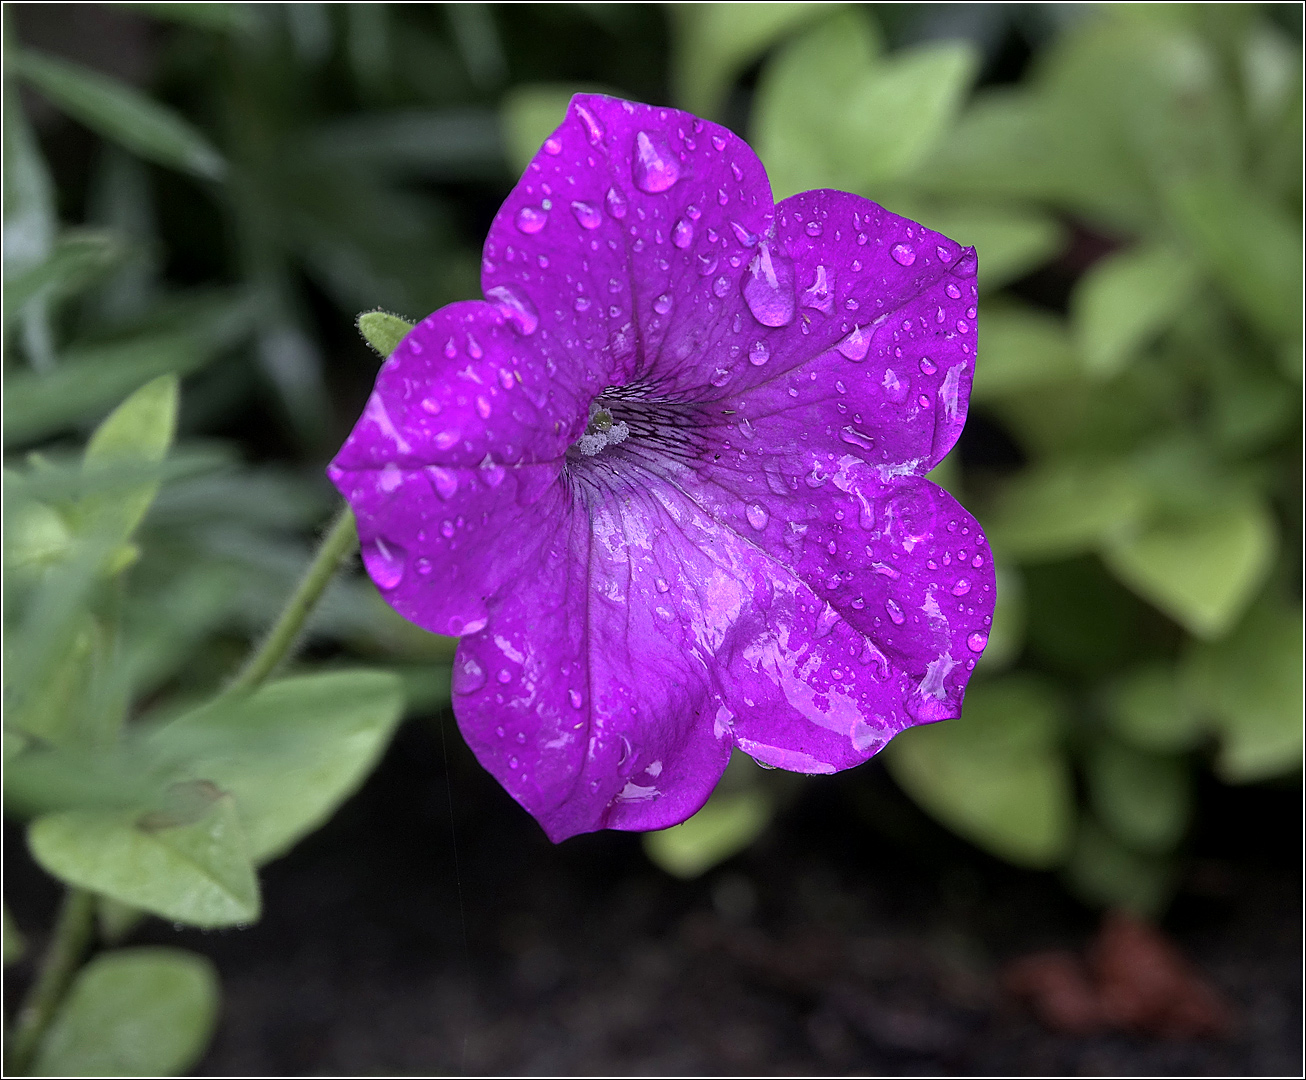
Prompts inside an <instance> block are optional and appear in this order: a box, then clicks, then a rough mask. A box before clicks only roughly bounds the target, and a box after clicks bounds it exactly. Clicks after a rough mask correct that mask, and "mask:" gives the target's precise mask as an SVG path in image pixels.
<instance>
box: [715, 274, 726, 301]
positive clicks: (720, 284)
mask: <svg viewBox="0 0 1306 1080" xmlns="http://www.w3.org/2000/svg"><path fill="white" fill-rule="evenodd" d="M729 291H730V279H729V278H728V277H726V276H725V274H720V275H718V277H717V279H716V280H715V281H714V282H712V294H713V295H714V296H716V297H718V298H722V297H724V296H725V295H726V293H728V292H729Z"/></svg>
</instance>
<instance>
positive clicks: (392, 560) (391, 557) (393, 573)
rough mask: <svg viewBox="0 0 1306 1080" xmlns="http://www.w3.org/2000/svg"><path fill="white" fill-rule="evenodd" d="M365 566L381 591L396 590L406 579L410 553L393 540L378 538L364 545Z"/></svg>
mask: <svg viewBox="0 0 1306 1080" xmlns="http://www.w3.org/2000/svg"><path fill="white" fill-rule="evenodd" d="M361 550H362V553H363V565H364V566H365V567H367V573H368V576H370V577H371V579H372V580H373V581H374V582H376V586H377V588H379V589H394V588H397V587H398V585H399V583H400V582H401V581H403V579H404V570H405V568H406V567H407V565H408V552H407V551H405V550H404V549H403V548H402V547H401V546H400V545H398V544H396V543H395V542H394V541H393V540H383V539H382V538H381V537H379V536H378V537H377V538H376V539H375V540H370V541H368V542H367V543H365V544H363V545H362V548H361Z"/></svg>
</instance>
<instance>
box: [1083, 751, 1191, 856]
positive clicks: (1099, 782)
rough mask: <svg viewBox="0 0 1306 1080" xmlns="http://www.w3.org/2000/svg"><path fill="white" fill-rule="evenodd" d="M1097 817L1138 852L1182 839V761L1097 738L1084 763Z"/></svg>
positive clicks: (1185, 776)
mask: <svg viewBox="0 0 1306 1080" xmlns="http://www.w3.org/2000/svg"><path fill="white" fill-rule="evenodd" d="M1085 775H1086V776H1087V779H1088V791H1089V797H1090V799H1091V801H1092V804H1093V811H1094V813H1095V814H1096V815H1097V818H1098V820H1099V821H1101V822H1102V823H1103V824H1104V825H1106V826H1107V827H1108V828H1109V829H1110V830H1111V831H1112V832H1113V833H1114V834H1115V835H1116V836H1118V837H1119V838H1120V839H1121V840H1123V841H1125V843H1127V844H1128V845H1129V846H1130V847H1132V848H1135V849H1136V850H1138V851H1145V852H1153V853H1156V854H1163V853H1165V852H1168V851H1172V850H1173V849H1174V848H1175V847H1176V846H1177V845H1178V843H1179V841H1180V840H1182V839H1183V835H1184V832H1185V830H1186V829H1187V828H1188V820H1189V817H1190V816H1191V814H1192V801H1193V791H1192V777H1191V775H1190V773H1189V766H1188V762H1187V761H1185V760H1184V759H1183V758H1181V757H1178V756H1176V755H1174V754H1158V753H1152V752H1149V751H1146V750H1137V749H1134V748H1133V747H1130V746H1126V745H1124V744H1122V743H1117V742H1115V741H1113V740H1110V739H1102V740H1099V741H1098V742H1097V744H1096V745H1095V746H1093V747H1092V748H1091V749H1090V750H1089V752H1088V757H1087V760H1086V762H1085Z"/></svg>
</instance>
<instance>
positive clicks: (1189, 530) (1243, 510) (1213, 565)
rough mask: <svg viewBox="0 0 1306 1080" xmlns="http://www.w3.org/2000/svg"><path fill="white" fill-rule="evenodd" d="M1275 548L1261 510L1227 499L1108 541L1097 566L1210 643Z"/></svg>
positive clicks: (1250, 591) (1270, 524) (1233, 616)
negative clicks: (1202, 509)
mask: <svg viewBox="0 0 1306 1080" xmlns="http://www.w3.org/2000/svg"><path fill="white" fill-rule="evenodd" d="M1277 547H1278V537H1277V530H1276V528H1275V524H1274V519H1273V517H1272V516H1271V515H1270V513H1269V510H1268V509H1267V508H1266V507H1265V506H1263V505H1262V504H1261V503H1259V502H1256V501H1252V500H1248V499H1245V498H1244V499H1237V498H1229V499H1227V500H1225V501H1223V502H1221V503H1219V504H1215V505H1212V506H1211V507H1210V508H1209V509H1208V510H1207V511H1206V512H1204V513H1195V514H1192V515H1190V516H1186V517H1183V518H1170V519H1166V520H1163V521H1159V522H1155V523H1153V524H1150V525H1146V526H1143V527H1142V528H1139V529H1138V530H1137V531H1132V532H1129V533H1125V534H1116V535H1114V536H1112V537H1108V538H1107V540H1106V543H1105V544H1104V546H1103V548H1102V558H1103V560H1104V561H1105V562H1106V564H1107V566H1108V567H1110V569H1111V572H1112V573H1113V574H1115V576H1116V577H1117V578H1119V579H1120V580H1121V581H1122V582H1124V583H1125V584H1126V585H1128V586H1129V587H1130V588H1131V589H1133V590H1134V591H1135V592H1136V593H1138V595H1139V596H1141V597H1143V598H1144V599H1145V600H1148V601H1149V602H1150V603H1152V604H1155V605H1156V606H1157V607H1158V608H1160V609H1161V610H1162V611H1164V612H1165V613H1166V614H1167V615H1169V616H1170V617H1171V618H1172V619H1174V620H1175V621H1176V622H1178V623H1179V624H1180V625H1182V626H1184V627H1185V628H1186V629H1188V630H1189V631H1190V632H1191V633H1193V634H1196V635H1197V636H1198V637H1201V638H1218V637H1221V636H1222V635H1223V634H1225V633H1226V632H1227V631H1228V630H1229V628H1230V627H1231V626H1232V625H1233V624H1234V623H1235V622H1236V621H1237V620H1238V618H1239V616H1241V615H1242V613H1243V611H1244V610H1245V609H1246V607H1247V604H1248V603H1249V602H1250V600H1251V599H1252V597H1253V596H1255V595H1256V593H1257V591H1258V590H1259V589H1260V587H1261V585H1262V583H1263V582H1264V581H1265V576H1266V574H1267V573H1268V572H1269V570H1270V566H1271V563H1272V561H1273V559H1274V553H1275V550H1276V549H1277Z"/></svg>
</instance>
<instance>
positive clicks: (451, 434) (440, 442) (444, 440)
mask: <svg viewBox="0 0 1306 1080" xmlns="http://www.w3.org/2000/svg"><path fill="white" fill-rule="evenodd" d="M462 437H463V433H462V432H461V431H459V430H458V429H457V428H450V429H449V430H448V431H441V432H439V433H438V434H437V435H436V436H435V438H434V439H433V440H432V441H433V442H434V443H435V448H436V449H437V450H448V449H449V447H451V446H453V445H455V444H456V443H457V442H458V440H459V439H461V438H462Z"/></svg>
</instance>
